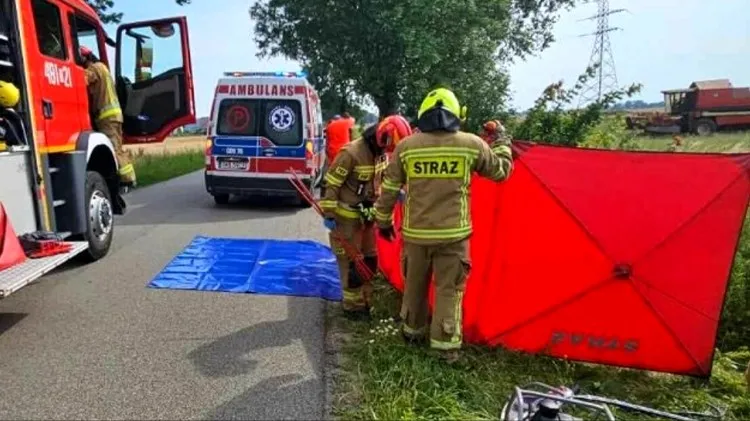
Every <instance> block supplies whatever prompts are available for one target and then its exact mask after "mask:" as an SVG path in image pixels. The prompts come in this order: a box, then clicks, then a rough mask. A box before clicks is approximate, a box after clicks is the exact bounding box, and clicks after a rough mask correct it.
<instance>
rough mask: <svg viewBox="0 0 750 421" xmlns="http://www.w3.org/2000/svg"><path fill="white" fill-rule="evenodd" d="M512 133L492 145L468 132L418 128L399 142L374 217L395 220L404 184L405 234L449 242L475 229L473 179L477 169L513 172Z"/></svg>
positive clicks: (386, 222) (494, 174)
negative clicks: (432, 130)
mask: <svg viewBox="0 0 750 421" xmlns="http://www.w3.org/2000/svg"><path fill="white" fill-rule="evenodd" d="M512 169H513V158H512V153H511V148H510V142H509V140H508V139H499V140H498V141H496V142H494V143H493V144H492V146H489V145H488V144H487V143H486V142H484V141H483V140H482V139H481V138H479V137H478V136H475V135H473V134H470V133H465V132H460V131H459V132H453V133H451V132H428V133H416V134H413V135H412V136H409V137H408V138H406V139H404V140H403V141H402V142H401V143H399V144H398V145H397V146H396V149H395V150H394V151H393V155H392V156H391V162H390V163H389V164H388V167H387V168H386V170H385V176H384V178H383V185H382V193H381V195H380V197H379V198H378V200H377V201H376V202H375V219H376V221H377V223H378V225H379V226H380V227H382V228H387V227H390V226H392V224H393V222H392V214H393V208H394V206H395V204H396V201H397V199H398V195H399V190H401V188H402V187H403V186H405V187H406V189H405V190H406V192H407V195H406V199H405V203H404V220H403V227H402V231H401V232H402V235H403V237H404V240H405V241H407V242H411V243H414V244H425V245H432V244H446V243H452V242H455V241H460V240H463V239H465V238H467V237H469V236H470V235H471V232H472V226H471V209H470V207H469V203H470V201H469V198H470V197H469V195H470V190H469V185H470V183H471V176H472V174H473V172H477V173H478V174H479V175H480V176H482V177H486V178H489V179H491V180H494V181H503V180H505V179H507V178H508V177H509V176H510V173H511V172H512Z"/></svg>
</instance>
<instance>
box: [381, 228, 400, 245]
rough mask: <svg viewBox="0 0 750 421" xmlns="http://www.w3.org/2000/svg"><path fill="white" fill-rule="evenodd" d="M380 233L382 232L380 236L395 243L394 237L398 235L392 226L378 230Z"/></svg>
mask: <svg viewBox="0 0 750 421" xmlns="http://www.w3.org/2000/svg"><path fill="white" fill-rule="evenodd" d="M378 231H379V232H380V236H381V237H383V239H384V240H385V241H388V242H391V241H393V237H394V236H395V235H396V233H395V232H394V231H393V226H392V225H391V226H387V227H380V228H378Z"/></svg>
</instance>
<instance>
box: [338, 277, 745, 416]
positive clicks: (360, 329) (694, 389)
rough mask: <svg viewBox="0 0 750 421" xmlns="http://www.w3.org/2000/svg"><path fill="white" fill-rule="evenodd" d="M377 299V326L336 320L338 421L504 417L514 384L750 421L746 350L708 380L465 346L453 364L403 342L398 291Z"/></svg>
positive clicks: (723, 360) (720, 361)
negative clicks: (341, 336) (341, 337)
mask: <svg viewBox="0 0 750 421" xmlns="http://www.w3.org/2000/svg"><path fill="white" fill-rule="evenodd" d="M375 295H376V298H375V300H376V301H375V311H374V315H375V317H374V320H373V321H372V322H359V323H357V322H351V321H346V320H343V319H342V318H341V316H340V315H339V314H338V312H332V314H331V317H332V318H334V322H333V324H334V326H337V327H334V329H339V330H342V331H344V332H347V334H346V336H347V339H346V341H345V343H343V344H342V345H341V346H342V351H343V354H342V357H343V358H342V361H341V368H340V370H339V371H340V373H339V374H338V375H337V380H338V382H337V385H336V391H335V395H334V415H335V416H336V417H337V418H339V419H343V420H360V419H382V420H397V419H406V420H416V419H497V418H498V414H499V411H500V409H501V407H502V405H503V403H504V401H505V400H506V399H507V396H508V395H509V393H510V392H511V390H512V388H513V386H515V385H523V384H527V383H529V382H532V381H541V382H545V383H547V384H550V385H552V386H557V385H568V386H571V385H573V384H579V385H580V386H582V388H583V390H584V391H586V392H589V393H596V394H602V395H605V396H609V397H615V398H621V399H626V400H628V401H630V402H633V403H642V404H649V405H654V406H655V407H657V408H658V409H671V410H686V409H688V410H697V411H703V410H707V409H708V408H709V406H708V405H709V404H719V405H723V406H728V409H729V413H728V416H727V418H726V419H736V420H740V419H750V396H749V395H748V394H746V391H745V390H746V389H745V384H744V380H743V377H742V374H741V369H742V368H743V367H742V364H746V363H747V361H748V359H749V358H750V352H748V351H746V350H744V351H739V352H735V353H733V354H729V355H717V358H716V363H715V365H714V374H713V376H712V378H711V379H710V381H708V382H703V381H699V380H696V379H691V378H684V377H677V376H671V375H665V374H656V373H649V372H644V371H637V370H629V369H617V368H612V367H604V366H596V365H592V364H582V363H574V362H570V361H565V360H556V359H552V358H547V357H541V356H532V355H524V354H519V353H513V352H508V351H504V350H501V349H485V348H479V347H466V348H465V349H464V351H463V358H462V360H461V361H460V362H459V363H458V364H456V365H454V366H449V365H446V364H444V363H442V362H441V361H440V360H439V359H438V358H437V357H435V356H434V355H433V354H432V353H431V352H430V351H429V350H428V349H427V348H422V347H412V346H407V345H405V344H404V343H403V341H402V340H401V337H400V335H398V334H397V325H396V324H395V323H394V322H392V321H390V320H388V319H389V317H390V316H391V315H394V314H396V313H395V312H396V305H397V304H396V303H397V293H396V292H395V291H394V290H393V289H392V288H390V287H388V286H384V285H379V286H378V287H377V288H376V294H375ZM628 419H633V418H632V417H628Z"/></svg>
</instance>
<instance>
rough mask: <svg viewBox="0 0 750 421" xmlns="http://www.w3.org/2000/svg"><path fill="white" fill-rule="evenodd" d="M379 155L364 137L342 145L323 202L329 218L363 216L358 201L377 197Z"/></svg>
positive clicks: (373, 199) (331, 168)
mask: <svg viewBox="0 0 750 421" xmlns="http://www.w3.org/2000/svg"><path fill="white" fill-rule="evenodd" d="M375 159H376V156H375V155H374V154H373V152H372V151H371V150H370V148H369V147H368V145H367V143H366V142H365V140H364V139H362V138H359V139H357V140H355V141H353V142H350V143H347V144H346V145H344V147H343V148H341V150H340V151H339V153H338V155H337V156H336V159H335V160H334V161H333V163H332V164H331V166H330V168H328V172H327V173H326V175H325V183H326V187H325V193H324V196H323V198H322V199H321V200H320V202H319V205H320V207H321V209H322V210H323V213H324V216H325V217H326V218H333V217H335V216H339V217H344V218H349V219H359V218H360V217H361V216H362V215H361V213H360V211H359V209H358V205H359V204H360V203H362V202H363V201H369V202H370V203H372V202H374V201H375V199H376V196H375V187H374V184H373V179H374V176H375Z"/></svg>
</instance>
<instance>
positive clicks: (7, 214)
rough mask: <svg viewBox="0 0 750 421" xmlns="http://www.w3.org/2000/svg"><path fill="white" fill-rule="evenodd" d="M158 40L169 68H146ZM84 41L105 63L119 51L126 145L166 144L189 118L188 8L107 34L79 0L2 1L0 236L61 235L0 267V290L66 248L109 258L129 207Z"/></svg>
mask: <svg viewBox="0 0 750 421" xmlns="http://www.w3.org/2000/svg"><path fill="white" fill-rule="evenodd" d="M154 44H158V45H162V46H161V47H158V48H159V49H160V50H163V51H164V54H168V55H169V56H167V57H166V58H167V59H166V60H164V61H167V62H168V61H172V63H173V64H172V66H171V68H168V69H164V71H163V72H161V71H160V72H154V71H153V69H152V67H153V56H154V51H153V50H154ZM83 46H85V47H87V48H88V49H90V50H91V51H93V52H94V54H95V55H96V56H97V57H98V58H99V59H100V60H101V61H102V62H104V63H105V64H107V63H109V64H112V63H113V62H115V60H112V59H110V58H108V54H107V46H110V47H114V48H115V54H116V56H117V59H116V63H117V67H116V68H114V72H113V74H114V75H115V86H116V91H117V92H116V94H117V96H118V99H119V103H120V107H121V110H122V114H123V119H124V123H123V137H124V139H123V140H124V143H125V144H133V143H150V142H161V141H163V140H164V139H165V138H166V137H167V136H168V135H170V134H171V133H172V132H173V131H174V130H175V129H176V128H178V127H180V126H183V125H186V124H190V123H193V122H195V106H194V98H193V82H192V76H191V64H190V52H189V44H188V34H187V21H186V19H185V18H184V17H175V18H168V19H161V20H154V21H148V22H139V23H130V24H125V25H122V26H120V27H119V28H118V29H117V41H113V40H112V39H110V38H109V37H107V35H106V33H105V31H104V27H103V25H102V22H101V21H100V20H99V18H98V17H97V14H96V12H95V11H94V9H92V8H91V7H90V6H88V5H87V4H86V2H85V1H84V0H0V87H2V89H0V90H3V92H11V93H15V97H16V99H17V101H14V102H13V103H10V102H8V101H7V99H8V98H0V178H1V179H2V182H1V183H0V204H1V205H2V208H0V209H2V213H3V218H6V219H7V221H8V223H9V224H10V225H11V226H12V229H3V230H0V236H2V237H1V238H0V244H12V243H17V242H18V240H17V239H16V238H12V237H14V236H15V235H16V234H18V235H21V236H24V238H26V239H29V238H32V239H33V238H42V239H44V238H62V239H64V241H65V243H67V244H68V246H66V245H60V246H59V247H58V246H55V247H53V248H54V249H55V250H56V252H60V253H58V254H55V253H51V252H50V253H47V252H46V251H49V250H51V249H50V247H47V246H48V245H50V244H51V245H54V244H53V243H56V242H57V241H52V242H44V243H43V245H44V246H45V247H42V248H41V249H39V250H37V252H35V253H30V254H32V255H34V254H36V255H39V254H41V255H48V254H51V255H49V256H47V257H42V258H30V259H22V260H23V261H22V262H21V263H18V264H16V265H14V266H11V267H9V268H4V270H2V271H0V298H2V297H6V296H7V295H8V294H10V293H12V292H14V291H16V290H18V289H19V288H21V287H23V286H25V285H27V284H28V283H29V282H31V281H32V280H34V279H36V278H38V277H40V276H42V275H43V274H44V273H46V272H48V271H50V270H52V269H53V268H55V267H56V266H58V265H60V264H62V263H63V262H65V261H67V260H69V259H70V258H72V257H73V256H76V255H80V256H81V257H84V258H85V259H86V260H89V261H94V260H98V259H100V258H102V257H104V256H105V255H106V254H107V253H108V251H109V248H110V244H111V242H112V238H113V229H114V215H115V214H123V213H124V212H125V209H126V204H125V201H124V200H123V199H122V197H121V195H120V184H119V183H120V181H119V177H118V163H117V159H116V155H115V151H114V148H113V145H112V142H111V140H110V139H109V138H107V137H106V136H105V135H104V134H102V133H100V132H97V131H95V130H94V129H92V122H91V115H90V110H89V100H88V92H87V89H86V79H85V72H84V69H83V66H82V64H83V61H82V58H81V57H80V54H79V49H80V47H83ZM180 56H181V57H180ZM152 74H153V75H154V76H153V77H152V76H151V75H152ZM9 87H15V88H17V91H14V90H13V89H15V88H13V89H11V88H9ZM1 95H2V94H1V93H0V96H1ZM40 232H44V233H41V234H40ZM45 233H46V234H45ZM28 234H32V235H28ZM10 249H12V250H15V251H16V252H17V250H18V247H15V246H13V247H10ZM4 250H5V248H0V254H1V253H2V252H3V251H4ZM55 250H53V251H55ZM65 250H67V252H65ZM42 252H44V253H42ZM2 258H3V256H1V255H0V260H2Z"/></svg>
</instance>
